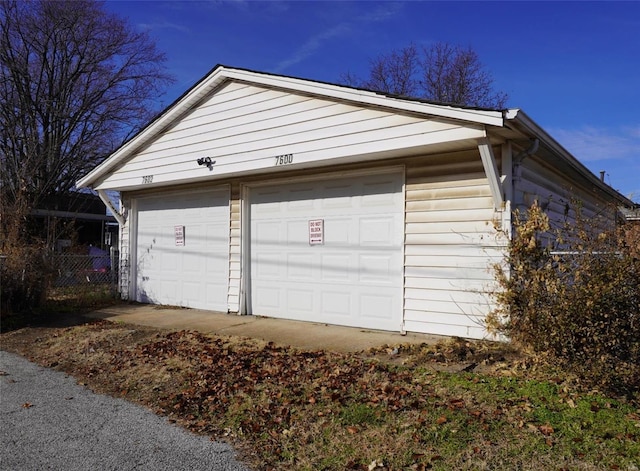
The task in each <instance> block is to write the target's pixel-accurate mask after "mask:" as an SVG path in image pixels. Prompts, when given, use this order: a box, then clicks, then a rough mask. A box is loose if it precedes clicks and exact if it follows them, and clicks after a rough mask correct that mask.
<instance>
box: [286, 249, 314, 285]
mask: <svg viewBox="0 0 640 471" xmlns="http://www.w3.org/2000/svg"><path fill="white" fill-rule="evenodd" d="M286 257H287V264H286V269H287V279H295V280H299V281H308V282H313V281H314V279H315V274H314V270H313V269H310V267H313V265H314V258H315V257H314V256H313V255H307V254H304V253H300V252H294V253H290V254H288V255H286Z"/></svg>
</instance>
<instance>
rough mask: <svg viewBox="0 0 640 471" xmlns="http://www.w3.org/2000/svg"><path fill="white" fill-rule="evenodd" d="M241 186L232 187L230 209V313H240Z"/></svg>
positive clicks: (236, 184) (235, 184) (233, 185)
mask: <svg viewBox="0 0 640 471" xmlns="http://www.w3.org/2000/svg"><path fill="white" fill-rule="evenodd" d="M240 205H241V202H240V185H239V183H237V182H235V183H233V184H232V185H231V201H230V205H229V209H230V211H231V214H230V219H229V220H230V222H231V224H230V226H229V227H230V229H229V295H228V305H229V312H239V310H240V273H241V270H240V267H241V260H240V244H241V234H240Z"/></svg>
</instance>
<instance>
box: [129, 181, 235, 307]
mask: <svg viewBox="0 0 640 471" xmlns="http://www.w3.org/2000/svg"><path fill="white" fill-rule="evenodd" d="M134 207H135V215H136V216H135V217H136V224H137V231H136V234H137V237H136V244H135V247H136V257H135V259H136V265H135V270H136V277H135V300H136V301H139V302H145V303H154V304H166V305H172V306H184V307H192V308H200V309H210V310H217V311H226V310H227V292H228V285H229V243H228V241H229V189H228V187H225V188H219V189H212V190H207V191H201V192H197V191H196V192H194V191H192V192H188V193H173V194H172V193H169V194H163V195H160V196H149V197H144V198H138V199H136V200H135V204H134Z"/></svg>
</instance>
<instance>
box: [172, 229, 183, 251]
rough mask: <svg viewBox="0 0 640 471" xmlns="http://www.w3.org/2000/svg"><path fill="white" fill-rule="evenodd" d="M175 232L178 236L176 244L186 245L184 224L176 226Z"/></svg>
mask: <svg viewBox="0 0 640 471" xmlns="http://www.w3.org/2000/svg"><path fill="white" fill-rule="evenodd" d="M173 233H174V234H175V237H176V245H178V246H182V245H184V226H174V228H173Z"/></svg>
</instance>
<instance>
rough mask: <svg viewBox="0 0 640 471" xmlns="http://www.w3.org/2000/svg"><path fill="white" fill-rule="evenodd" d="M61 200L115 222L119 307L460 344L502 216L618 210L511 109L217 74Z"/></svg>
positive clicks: (497, 255)
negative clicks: (74, 195) (103, 209)
mask: <svg viewBox="0 0 640 471" xmlns="http://www.w3.org/2000/svg"><path fill="white" fill-rule="evenodd" d="M77 186H78V187H79V188H82V187H89V188H92V189H94V190H96V191H97V192H98V194H99V195H100V197H101V198H102V200H103V201H104V202H105V204H106V205H107V206H108V207H109V208H110V210H111V212H112V213H113V215H114V217H115V218H116V219H117V220H118V223H119V225H120V238H119V239H120V240H119V242H120V247H119V248H120V267H119V268H120V270H119V283H120V291H121V293H122V296H123V298H125V299H134V300H137V301H140V302H148V303H154V304H168V305H179V306H187V307H194V308H203V309H208V310H213V311H223V312H229V313H237V314H254V315H260V316H270V317H279V318H286V319H296V320H305V321H312V322H320V323H326V324H338V325H346V326H356V327H359V328H365V329H383V330H390V331H407V332H423V333H432V334H442V335H457V336H461V337H471V338H482V337H485V336H487V335H488V332H487V329H486V326H485V324H484V321H485V317H486V315H487V314H488V313H489V312H491V310H492V309H493V307H494V304H495V303H494V299H493V294H494V293H495V291H496V288H497V286H496V283H495V271H494V266H495V264H496V263H500V262H502V261H504V256H505V255H506V253H507V251H506V248H507V245H508V241H509V237H510V234H511V232H512V230H513V225H512V210H513V209H515V208H525V207H527V206H528V205H529V204H531V203H532V202H533V201H535V200H537V201H541V202H545V203H546V207H547V212H548V214H549V217H550V218H551V219H552V220H554V221H563V220H564V217H565V213H564V210H565V204H566V202H568V201H570V200H571V199H573V198H578V199H580V200H581V202H582V203H583V204H584V206H583V207H584V209H585V210H588V211H589V212H590V214H605V213H607V209H606V208H611V207H614V206H615V205H622V206H629V205H633V203H632V202H630V201H629V200H628V199H626V198H624V197H623V196H622V195H620V194H619V193H617V192H616V191H615V190H613V189H612V188H611V187H609V186H608V185H606V184H605V183H604V182H603V181H601V180H600V179H599V178H598V177H596V176H595V175H593V174H592V173H591V172H589V171H588V169H586V167H584V166H583V165H582V164H580V162H578V161H577V160H576V159H575V158H574V157H573V156H572V155H570V154H569V153H568V152H567V151H566V150H564V149H563V148H562V147H561V146H560V145H559V144H558V143H557V142H556V141H554V139H553V138H552V137H551V136H550V135H549V134H548V133H546V132H545V131H544V130H543V129H541V128H540V127H539V126H538V125H537V124H536V123H535V122H533V121H532V120H531V119H530V118H529V117H528V116H527V115H526V114H525V113H523V112H522V111H521V110H519V109H509V110H484V109H475V108H468V107H457V106H450V105H447V104H443V103H432V102H427V101H424V100H420V99H412V98H407V97H399V96H393V95H387V94H384V93H378V92H374V91H371V90H362V89H355V88H352V87H348V86H344V85H335V84H328V83H322V82H316V81H312V80H304V79H299V78H294V77H285V76H281V75H274V74H268V73H262V72H256V71H250V70H245V69H239V68H231V67H226V66H222V65H219V66H217V67H216V68H215V69H213V70H212V71H211V72H210V73H209V74H207V76H205V77H203V78H202V80H200V81H199V82H198V83H196V84H195V85H194V86H193V87H192V88H191V89H190V90H188V91H187V92H186V93H185V94H184V95H183V96H181V97H180V98H179V99H178V100H177V101H176V102H175V103H173V104H172V105H170V106H169V107H168V108H167V109H166V110H164V111H163V112H162V113H161V114H159V115H158V116H157V117H156V119H155V120H154V121H152V122H151V123H150V124H149V125H148V126H147V127H145V128H144V129H143V130H141V131H140V133H139V134H137V135H136V136H135V137H133V138H132V139H131V140H130V141H128V142H127V143H125V144H124V145H122V146H121V147H120V148H119V149H117V150H116V151H115V152H114V153H113V154H112V155H111V156H110V157H109V158H108V159H106V160H105V161H104V162H103V163H102V164H101V165H99V166H98V167H97V168H95V169H94V170H93V171H92V172H91V173H89V174H88V175H87V176H85V177H84V178H83V179H81V180H80V181H78V183H77ZM108 191H117V192H120V195H121V201H120V202H121V205H120V207H119V208H115V207H114V206H113V205H112V204H111V202H110V200H109V197H108V195H107V192H108ZM611 217H612V220H613V218H614V217H615V215H612V216H611Z"/></svg>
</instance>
